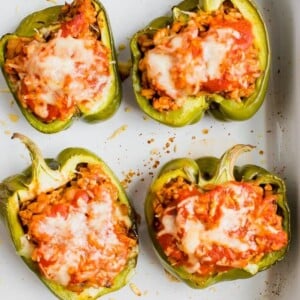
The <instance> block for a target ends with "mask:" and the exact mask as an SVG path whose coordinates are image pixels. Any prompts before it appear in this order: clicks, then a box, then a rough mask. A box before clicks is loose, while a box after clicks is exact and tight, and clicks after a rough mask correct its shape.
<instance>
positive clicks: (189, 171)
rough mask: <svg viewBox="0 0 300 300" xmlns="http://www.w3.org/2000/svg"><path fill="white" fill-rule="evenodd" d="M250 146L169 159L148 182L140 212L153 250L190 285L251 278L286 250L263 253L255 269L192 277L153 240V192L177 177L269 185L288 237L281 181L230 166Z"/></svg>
mask: <svg viewBox="0 0 300 300" xmlns="http://www.w3.org/2000/svg"><path fill="white" fill-rule="evenodd" d="M251 149H252V147H251V146H249V145H236V146H234V147H232V148H231V149H229V150H228V151H227V152H225V153H224V155H223V156H222V157H221V159H218V158H216V157H202V158H199V159H196V160H193V159H190V158H179V159H174V160H171V161H170V162H168V163H167V164H166V165H164V166H163V167H162V169H161V170H160V172H159V173H158V175H157V177H156V178H155V179H154V180H153V182H152V184H151V185H150V188H149V191H148V194H147V196H146V200H145V211H144V212H145V217H146V223H147V226H148V232H149V235H150V237H151V240H152V243H153V247H154V251H155V253H156V254H157V256H158V258H159V261H160V262H161V264H162V266H163V267H164V268H165V269H166V270H167V271H168V272H170V273H171V274H172V275H174V276H175V277H176V278H178V279H179V280H181V281H183V282H185V283H186V284H187V285H189V286H190V287H192V288H197V289H203V288H206V287H208V286H210V285H213V284H215V283H218V282H221V281H226V280H235V279H242V278H249V277H252V276H254V275H255V274H256V273H257V272H260V271H263V270H265V269H268V268H269V267H271V266H272V265H273V264H275V263H276V262H278V261H280V260H282V259H283V258H284V256H285V254H286V252H287V251H288V245H287V246H286V247H285V248H283V249H281V250H279V251H274V252H270V253H268V254H266V255H265V256H264V257H263V258H262V259H261V260H260V261H259V262H258V263H257V267H258V268H257V271H255V272H253V271H252V272H251V270H247V269H240V268H234V269H231V270H229V271H225V272H222V273H218V274H215V275H213V276H196V275H193V274H190V273H187V272H186V271H185V270H184V269H183V268H182V267H174V266H172V265H171V264H170V263H169V262H168V259H167V256H166V255H165V253H164V251H163V249H162V248H161V246H160V244H159V243H158V241H157V239H156V235H155V231H154V229H153V220H154V211H153V205H152V204H153V201H154V199H155V193H156V192H157V191H159V190H160V189H161V188H162V187H163V186H164V185H165V184H166V183H167V182H169V181H170V180H171V179H175V178H176V177H178V176H181V177H183V178H184V179H186V180H187V181H189V182H191V183H195V184H197V185H198V186H200V187H204V186H205V185H207V184H222V183H225V182H227V181H231V180H235V181H240V182H241V181H243V182H249V183H251V182H253V183H254V184H258V185H264V184H271V185H272V186H273V188H274V189H275V190H276V199H277V200H276V203H277V205H278V210H279V211H280V215H281V216H282V219H283V221H282V222H283V224H282V226H283V229H284V231H285V232H286V233H287V235H288V240H290V211H289V206H288V202H287V198H286V188H285V183H284V182H283V181H282V180H281V179H280V178H279V177H277V176H276V175H274V174H272V173H270V172H268V171H267V170H265V169H263V168H261V167H259V166H256V165H251V164H248V165H244V166H242V167H238V166H235V165H234V164H235V160H236V158H237V156H238V155H239V154H240V153H241V152H245V151H250V150H251Z"/></svg>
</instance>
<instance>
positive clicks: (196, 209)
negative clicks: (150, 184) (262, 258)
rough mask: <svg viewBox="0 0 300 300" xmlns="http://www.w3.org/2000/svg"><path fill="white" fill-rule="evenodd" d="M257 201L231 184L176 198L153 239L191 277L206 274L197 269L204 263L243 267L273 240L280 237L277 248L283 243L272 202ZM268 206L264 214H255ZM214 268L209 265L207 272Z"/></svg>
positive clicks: (248, 191) (247, 189)
mask: <svg viewBox="0 0 300 300" xmlns="http://www.w3.org/2000/svg"><path fill="white" fill-rule="evenodd" d="M272 199H273V200H272V201H274V198H272ZM260 201H262V198H261V195H259V193H258V190H256V189H253V188H251V186H250V185H246V184H238V183H234V182H232V183H228V184H226V185H225V186H223V187H217V188H216V189H215V190H212V191H210V192H207V193H205V194H203V195H202V196H201V194H200V193H199V194H198V195H191V196H188V197H186V198H185V199H182V200H180V201H178V200H176V202H178V203H177V204H176V205H171V204H170V206H168V207H167V208H166V209H165V210H164V211H163V213H162V214H161V216H160V217H159V219H160V223H161V229H160V230H159V231H158V232H157V238H158V240H159V241H160V243H161V245H162V247H163V249H164V251H165V252H166V254H167V255H168V256H170V257H172V259H174V260H175V262H176V264H177V263H179V264H184V267H185V269H186V270H187V271H188V272H190V273H194V272H199V273H201V272H205V271H202V270H201V268H202V266H203V265H205V264H213V265H217V266H223V267H224V266H226V267H247V265H248V264H249V263H250V262H251V259H254V257H256V256H259V255H260V253H261V252H262V253H263V254H264V253H265V252H268V251H270V249H269V248H268V247H269V246H270V245H271V244H272V243H274V245H275V244H276V243H277V242H278V241H277V239H282V240H281V241H280V243H279V244H280V246H279V247H282V246H283V245H285V244H286V241H287V240H286V234H285V233H284V232H283V231H282V227H281V226H282V225H281V219H280V217H279V216H277V215H276V208H274V207H273V204H272V203H270V202H269V201H271V200H270V199H269V200H268V201H266V202H268V203H269V204H263V203H259V202H260ZM258 205H261V208H259V206H258ZM268 205H270V207H269V208H268V216H265V215H263V214H261V215H260V211H263V210H264V209H266V207H267V206H268ZM274 209H275V211H274V212H273V210H274ZM266 210H267V209H266ZM273 213H274V215H273ZM273 220H275V221H273ZM276 235H277V236H278V238H276ZM168 237H169V238H168ZM170 237H171V239H170ZM279 237H280V238H279ZM263 238H266V239H270V240H271V241H268V242H267V243H265V244H268V246H267V247H266V248H264V250H262V248H263V247H262V246H261V245H260V243H259V242H258V240H262V239H263ZM170 241H172V242H170ZM175 245H176V246H175ZM264 247H265V245H264ZM272 247H273V248H272ZM275 248H276V246H271V249H275ZM178 251H179V253H183V254H184V257H185V258H184V259H183V258H182V259H183V262H178V261H176V260H178V259H179V258H178V257H181V256H182V255H181V254H180V255H179V254H178ZM174 253H175V254H174ZM225 253H231V255H229V256H227V255H228V254H227V255H226V254H225ZM184 260H186V261H185V262H184ZM175 262H174V263H175ZM214 268H215V267H213V266H210V269H211V270H213V269H214Z"/></svg>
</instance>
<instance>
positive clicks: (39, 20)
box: [0, 0, 122, 134]
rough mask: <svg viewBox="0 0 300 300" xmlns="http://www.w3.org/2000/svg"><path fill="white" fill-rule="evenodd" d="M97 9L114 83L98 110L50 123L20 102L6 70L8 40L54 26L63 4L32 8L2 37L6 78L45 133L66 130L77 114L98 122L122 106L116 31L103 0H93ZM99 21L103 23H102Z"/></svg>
mask: <svg viewBox="0 0 300 300" xmlns="http://www.w3.org/2000/svg"><path fill="white" fill-rule="evenodd" d="M91 1H92V3H93V5H94V7H95V9H96V11H97V23H98V25H99V29H100V30H101V34H102V35H103V36H104V37H105V40H106V43H105V46H107V47H108V48H109V49H110V50H111V54H110V62H111V63H110V72H111V74H112V81H113V82H112V84H111V87H110V92H109V94H110V95H109V97H108V98H107V99H106V100H105V101H103V104H102V106H101V107H100V109H99V111H97V112H93V113H88V112H77V113H75V114H74V115H72V116H70V118H68V119H66V120H63V121H61V120H55V121H53V122H50V123H45V122H43V121H42V120H40V119H39V118H38V117H36V116H35V115H34V114H33V113H32V112H30V111H29V110H28V109H26V108H24V107H23V106H22V105H21V103H20V102H19V101H18V97H17V95H16V88H15V86H14V85H13V84H12V83H11V82H10V80H9V76H8V75H7V74H6V73H5V71H4V68H3V66H4V62H5V47H6V44H7V41H8V40H9V39H13V38H19V37H22V36H25V37H31V36H33V35H34V34H35V33H36V31H35V30H39V29H41V28H47V27H48V28H51V27H52V26H53V27H55V25H53V23H54V22H56V21H57V20H58V17H59V15H60V13H61V8H62V7H63V6H62V5H57V6H52V7H48V8H45V9H43V10H40V11H36V12H33V13H32V14H30V15H28V16H27V17H25V18H24V19H23V20H22V21H21V22H20V24H19V26H18V27H17V29H16V31H15V33H13V34H6V35H4V36H3V37H2V38H1V40H0V66H1V69H2V73H3V75H4V78H5V80H6V82H7V84H8V87H9V88H10V90H11V92H12V94H13V97H14V98H15V100H16V102H17V105H18V107H19V108H20V110H21V112H22V114H23V115H24V117H25V118H26V120H27V121H28V122H29V124H30V125H31V126H32V127H34V128H35V129H37V130H38V131H40V132H42V133H46V134H51V133H57V132H59V131H62V130H65V129H67V128H68V127H70V126H71V124H72V123H73V120H74V119H76V118H82V120H83V121H86V122H88V123H95V122H100V121H104V120H106V119H108V118H110V117H111V116H112V115H113V114H114V113H115V112H116V111H117V109H118V108H119V106H120V103H121V98H122V85H121V79H120V75H119V72H118V67H117V55H116V50H115V45H114V40H113V34H112V30H111V26H110V21H109V18H108V16H107V13H106V11H105V8H104V6H103V5H102V3H101V2H99V1H97V0H91ZM100 25H102V26H103V25H104V26H103V27H100Z"/></svg>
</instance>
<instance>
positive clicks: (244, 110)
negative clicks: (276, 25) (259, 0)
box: [130, 0, 271, 127]
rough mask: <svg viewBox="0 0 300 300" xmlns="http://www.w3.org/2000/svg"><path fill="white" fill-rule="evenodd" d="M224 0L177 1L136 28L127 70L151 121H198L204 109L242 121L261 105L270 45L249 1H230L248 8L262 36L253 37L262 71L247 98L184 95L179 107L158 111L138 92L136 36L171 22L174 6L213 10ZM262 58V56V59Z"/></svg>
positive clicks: (179, 123) (180, 123) (177, 124)
mask: <svg viewBox="0 0 300 300" xmlns="http://www.w3.org/2000/svg"><path fill="white" fill-rule="evenodd" d="M224 1H225V0H217V1H213V0H203V1H201V0H200V1H199V0H185V1H183V2H181V3H179V4H178V5H177V6H174V7H173V9H172V10H173V15H172V16H170V17H168V16H163V17H159V18H157V19H155V20H153V21H152V22H151V23H150V24H149V25H148V26H146V27H145V28H144V29H142V30H140V31H138V32H137V33H136V34H135V35H134V36H133V37H132V39H131V42H130V48H131V56H132V61H133V67H132V70H131V73H132V80H133V90H134V94H135V97H136V101H137V103H138V105H139V106H140V108H141V109H142V110H143V111H144V112H145V113H146V114H147V115H148V116H150V117H151V118H153V119H154V120H156V121H158V122H160V123H163V124H166V125H168V126H172V127H181V126H185V125H188V124H193V123H196V122H198V121H199V120H200V119H201V118H202V117H203V115H204V114H205V112H208V113H210V114H211V115H213V116H214V117H215V118H216V119H219V120H223V121H224V120H234V121H243V120H247V119H249V118H251V117H252V116H253V115H254V114H255V113H256V112H257V111H258V110H259V108H260V107H261V105H262V104H263V102H264V99H265V96H266V92H267V87H268V82H269V76H270V61H271V55H270V44H269V38H268V33H267V28H266V25H265V23H264V21H263V18H262V15H261V14H260V12H259V10H258V9H257V7H256V6H255V5H254V4H253V3H252V1H251V0H241V1H236V0H230V1H231V2H232V3H233V4H234V5H236V6H237V7H238V8H239V9H240V8H241V7H240V3H242V5H243V7H242V8H243V9H244V10H247V9H249V11H250V12H249V15H250V16H252V18H254V20H255V22H254V24H255V28H259V29H257V30H255V31H257V32H259V33H260V34H261V35H262V36H260V35H259V36H255V42H256V43H258V44H259V46H260V47H261V48H262V49H263V51H261V53H260V61H261V64H262V69H263V74H262V75H261V77H260V78H258V80H257V82H256V90H255V92H254V94H252V95H251V96H250V97H248V98H247V100H244V101H243V102H241V103H237V102H236V101H232V100H230V99H228V100H227V99H225V98H223V97H222V96H220V95H216V94H208V95H206V96H199V97H188V98H187V100H186V103H185V104H184V105H183V107H182V108H180V109H178V110H176V111H168V112H158V111H157V110H155V109H154V108H153V106H152V105H151V104H150V102H149V100H147V99H146V98H145V97H143V96H142V95H141V94H140V90H141V81H140V76H139V69H138V62H139V60H140V59H141V52H140V50H139V47H138V44H137V39H138V37H139V35H141V34H144V33H148V32H151V31H155V30H157V29H159V28H163V27H165V26H167V25H169V24H171V23H172V21H173V19H174V9H179V10H182V11H193V10H195V9H198V8H199V5H201V4H202V5H203V6H204V7H203V8H204V9H205V10H209V9H210V7H211V6H212V8H213V9H215V8H216V7H219V6H220V4H222V3H223V2H224ZM216 5H217V6H216ZM244 6H245V8H244ZM249 18H250V17H249ZM249 21H250V22H251V23H252V24H253V20H252V19H251V18H250V19H249ZM262 52H265V53H262ZM262 57H264V58H263V59H262ZM195 100H196V101H195ZM195 102H196V103H195Z"/></svg>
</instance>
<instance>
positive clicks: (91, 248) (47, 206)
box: [0, 133, 138, 300]
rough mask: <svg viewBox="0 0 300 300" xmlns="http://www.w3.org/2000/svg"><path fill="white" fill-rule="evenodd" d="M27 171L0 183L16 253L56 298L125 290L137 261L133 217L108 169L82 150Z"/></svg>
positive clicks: (35, 158) (36, 153)
mask: <svg viewBox="0 0 300 300" xmlns="http://www.w3.org/2000/svg"><path fill="white" fill-rule="evenodd" d="M13 137H14V138H19V139H20V140H21V141H22V142H23V143H24V144H25V145H26V147H27V148H28V150H29V152H30V155H31V158H32V165H31V167H29V168H28V169H26V170H25V171H24V172H23V173H21V174H18V175H15V176H11V177H8V178H7V179H5V180H4V181H3V182H2V183H1V185H0V209H1V213H2V215H3V216H4V217H5V219H6V221H7V225H8V228H9V231H10V234H11V237H12V240H13V243H14V246H15V248H16V251H17V253H18V254H19V255H20V256H21V257H22V259H23V260H24V261H25V263H26V264H27V265H28V266H29V267H30V268H31V270H33V271H34V272H35V273H36V274H37V275H38V277H39V278H40V279H41V280H42V281H43V282H44V284H45V285H46V286H47V287H48V288H49V289H50V290H51V292H53V293H54V294H55V295H56V296H57V297H58V298H59V299H63V300H71V299H74V300H76V299H78V300H79V299H81V300H84V299H96V298H98V297H99V296H102V295H104V294H106V293H109V292H112V291H114V290H117V289H120V288H121V287H123V286H124V285H125V284H126V283H127V282H128V280H129V279H130V278H131V276H132V275H133V273H134V269H135V266H136V261H137V256H138V237H137V228H136V222H135V214H134V210H133V208H132V206H131V205H130V202H129V199H128V198H127V196H126V193H125V191H124V190H123V188H122V187H121V185H120V183H119V181H118V179H117V178H116V177H115V175H114V174H113V173H112V171H111V170H110V169H109V167H108V166H107V165H106V164H105V163H104V162H103V161H102V160H101V159H100V158H98V157H97V156H96V155H95V154H93V153H91V152H89V151H88V150H86V149H82V148H67V149H65V150H63V151H62V152H61V153H60V154H59V155H58V157H57V159H56V160H54V159H47V160H44V159H43V158H42V154H41V152H40V150H39V149H38V148H37V146H36V145H35V144H34V143H33V142H32V141H30V140H29V139H28V138H27V137H25V136H23V135H21V134H17V133H16V134H14V136H13Z"/></svg>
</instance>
